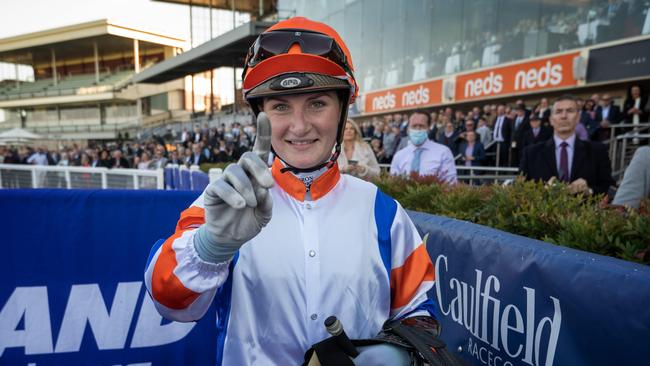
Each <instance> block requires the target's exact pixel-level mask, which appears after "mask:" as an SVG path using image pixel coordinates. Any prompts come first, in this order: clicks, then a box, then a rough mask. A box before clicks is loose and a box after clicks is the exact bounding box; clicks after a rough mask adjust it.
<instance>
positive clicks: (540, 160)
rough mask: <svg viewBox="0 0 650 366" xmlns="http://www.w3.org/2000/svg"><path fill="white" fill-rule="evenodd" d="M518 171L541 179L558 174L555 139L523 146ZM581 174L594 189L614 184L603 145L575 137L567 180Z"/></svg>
mask: <svg viewBox="0 0 650 366" xmlns="http://www.w3.org/2000/svg"><path fill="white" fill-rule="evenodd" d="M519 171H520V172H521V173H522V174H523V175H524V176H525V177H526V179H532V180H542V181H544V182H546V181H548V180H549V179H551V177H558V176H559V174H558V172H557V163H556V159H555V141H554V140H553V139H552V138H551V139H549V140H548V141H546V142H540V143H537V144H535V145H532V146H529V147H527V148H526V149H525V150H524V154H523V157H522V159H521V164H520V167H519ZM578 178H582V179H584V180H586V181H587V184H588V185H589V187H590V188H591V189H593V191H594V193H606V192H607V190H608V189H609V187H610V186H613V185H615V184H616V183H615V182H614V179H613V178H612V168H611V163H610V160H609V155H608V152H607V146H605V145H603V144H601V143H598V142H591V141H582V140H580V139H578V138H576V140H575V151H574V154H573V164H572V165H571V181H572V182H573V181H574V180H576V179H578Z"/></svg>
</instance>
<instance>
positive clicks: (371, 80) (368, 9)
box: [356, 0, 382, 91]
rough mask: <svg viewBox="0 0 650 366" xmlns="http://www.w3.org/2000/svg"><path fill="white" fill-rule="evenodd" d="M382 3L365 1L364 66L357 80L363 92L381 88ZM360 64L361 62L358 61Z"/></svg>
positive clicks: (363, 22)
mask: <svg viewBox="0 0 650 366" xmlns="http://www.w3.org/2000/svg"><path fill="white" fill-rule="evenodd" d="M380 15H381V3H380V2H377V1H375V0H363V19H362V29H361V42H362V44H363V56H362V60H363V66H362V68H360V69H359V72H357V75H356V78H357V81H358V82H359V84H360V87H361V90H363V91H369V90H375V89H379V88H380V87H381V74H382V70H381V65H382V63H381V47H382V43H381V29H382V22H381V17H380ZM357 63H359V61H357Z"/></svg>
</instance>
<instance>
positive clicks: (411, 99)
mask: <svg viewBox="0 0 650 366" xmlns="http://www.w3.org/2000/svg"><path fill="white" fill-rule="evenodd" d="M427 103H429V88H425V87H424V86H422V85H420V87H419V88H417V89H416V90H411V91H408V92H404V93H403V94H402V106H404V107H410V106H414V105H421V104H427Z"/></svg>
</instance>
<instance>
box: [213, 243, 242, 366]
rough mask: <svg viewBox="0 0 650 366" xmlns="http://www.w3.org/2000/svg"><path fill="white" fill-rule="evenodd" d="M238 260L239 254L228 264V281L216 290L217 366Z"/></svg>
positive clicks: (220, 357) (220, 354) (221, 353)
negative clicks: (233, 276) (233, 275)
mask: <svg viewBox="0 0 650 366" xmlns="http://www.w3.org/2000/svg"><path fill="white" fill-rule="evenodd" d="M237 259H239V252H237V253H235V256H234V257H233V259H232V262H230V266H229V268H228V279H226V282H225V283H224V284H223V286H221V287H220V288H219V289H218V290H217V294H216V296H215V298H216V300H215V301H216V308H217V366H221V364H222V362H223V351H224V347H225V345H226V334H228V320H229V318H230V305H231V302H232V274H233V272H234V271H235V265H236V264H237Z"/></svg>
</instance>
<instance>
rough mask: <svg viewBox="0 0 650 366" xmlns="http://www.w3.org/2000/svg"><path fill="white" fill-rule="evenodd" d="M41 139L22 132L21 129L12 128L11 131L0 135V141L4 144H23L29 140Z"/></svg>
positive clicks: (38, 136)
mask: <svg viewBox="0 0 650 366" xmlns="http://www.w3.org/2000/svg"><path fill="white" fill-rule="evenodd" d="M40 139H43V137H42V136H40V135H37V134H35V133H32V132H29V131H27V130H23V129H22V128H12V129H11V130H8V131H5V132H2V133H0V141H3V142H6V143H25V142H29V141H31V140H40Z"/></svg>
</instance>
